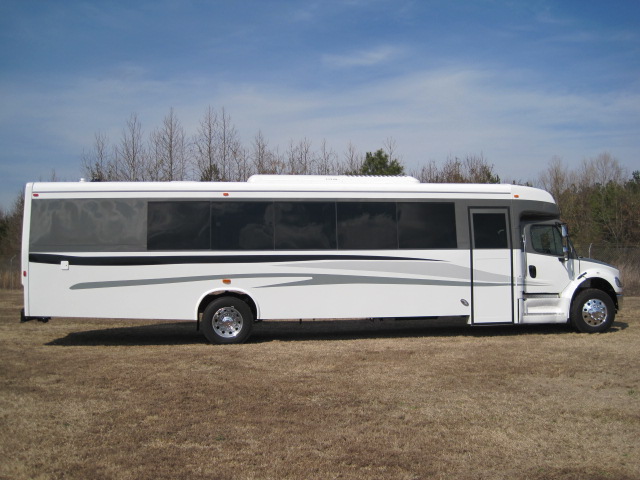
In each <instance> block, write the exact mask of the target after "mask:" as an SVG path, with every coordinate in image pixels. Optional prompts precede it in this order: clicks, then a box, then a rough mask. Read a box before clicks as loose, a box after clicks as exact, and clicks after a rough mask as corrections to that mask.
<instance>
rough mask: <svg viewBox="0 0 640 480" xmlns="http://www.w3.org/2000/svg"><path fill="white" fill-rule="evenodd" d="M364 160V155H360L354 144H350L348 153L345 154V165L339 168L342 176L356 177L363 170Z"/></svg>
mask: <svg viewBox="0 0 640 480" xmlns="http://www.w3.org/2000/svg"><path fill="white" fill-rule="evenodd" d="M363 162H364V158H363V156H362V154H360V153H358V151H357V150H356V147H355V146H354V145H353V143H351V142H349V145H347V151H346V152H345V153H344V163H343V164H342V165H341V166H340V167H339V169H338V170H339V173H340V174H347V175H349V174H351V175H355V174H357V173H356V172H359V171H360V169H361V168H362V163H363Z"/></svg>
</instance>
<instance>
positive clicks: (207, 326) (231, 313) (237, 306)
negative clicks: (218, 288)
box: [202, 297, 253, 344]
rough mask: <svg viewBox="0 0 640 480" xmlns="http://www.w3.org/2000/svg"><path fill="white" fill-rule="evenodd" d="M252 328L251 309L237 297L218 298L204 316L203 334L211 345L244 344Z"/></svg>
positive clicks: (205, 311) (208, 306) (209, 306)
mask: <svg viewBox="0 0 640 480" xmlns="http://www.w3.org/2000/svg"><path fill="white" fill-rule="evenodd" d="M252 328H253V314H252V313H251V308H249V305H247V304H246V303H245V302H243V301H242V300H240V299H239V298H236V297H222V298H218V299H217V300H214V301H213V302H211V303H210V304H209V305H207V308H205V310H204V313H203V314H202V332H203V333H204V336H205V337H206V338H207V340H209V341H210V342H211V343H216V344H230V343H242V342H244V341H246V340H247V338H249V335H250V334H251V329H252Z"/></svg>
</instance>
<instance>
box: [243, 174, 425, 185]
mask: <svg viewBox="0 0 640 480" xmlns="http://www.w3.org/2000/svg"><path fill="white" fill-rule="evenodd" d="M247 182H248V183H258V184H271V185H274V184H279V185H292V184H294V185H300V184H305V185H309V184H322V185H327V184H337V183H339V184H354V183H355V184H369V185H371V184H375V185H397V184H404V185H407V184H415V183H420V181H419V180H418V179H417V178H414V177H409V176H384V175H251V177H249V179H248V180H247Z"/></svg>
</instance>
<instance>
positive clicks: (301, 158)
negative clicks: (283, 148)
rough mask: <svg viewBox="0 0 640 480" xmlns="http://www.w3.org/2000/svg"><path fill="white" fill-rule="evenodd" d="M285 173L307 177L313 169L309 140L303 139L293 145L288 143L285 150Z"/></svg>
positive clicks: (291, 142)
mask: <svg viewBox="0 0 640 480" xmlns="http://www.w3.org/2000/svg"><path fill="white" fill-rule="evenodd" d="M286 156H287V173H289V174H291V175H308V174H310V173H311V172H312V169H313V153H312V152H311V140H309V139H308V138H303V139H302V140H300V141H299V142H298V143H297V144H295V145H294V143H293V140H291V141H290V142H289V148H288V149H287V153H286Z"/></svg>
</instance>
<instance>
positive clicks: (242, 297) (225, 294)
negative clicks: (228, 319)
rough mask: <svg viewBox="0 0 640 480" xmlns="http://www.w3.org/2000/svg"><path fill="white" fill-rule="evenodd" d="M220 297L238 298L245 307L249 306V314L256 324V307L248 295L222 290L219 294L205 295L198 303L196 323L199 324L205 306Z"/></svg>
mask: <svg viewBox="0 0 640 480" xmlns="http://www.w3.org/2000/svg"><path fill="white" fill-rule="evenodd" d="M220 297H236V298H239V299H240V300H242V301H243V302H245V303H246V304H247V305H249V308H250V309H251V313H252V314H253V319H254V321H256V322H257V321H258V307H257V306H256V302H254V301H253V299H252V298H251V297H250V296H249V295H247V294H246V293H241V292H234V291H232V290H224V291H221V292H214V293H210V294H209V295H207V296H206V297H204V298H203V299H202V301H201V302H200V305H198V323H199V322H200V315H202V313H203V312H204V311H205V309H206V308H207V305H209V304H210V303H211V302H213V301H214V300H216V299H218V298H220Z"/></svg>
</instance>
